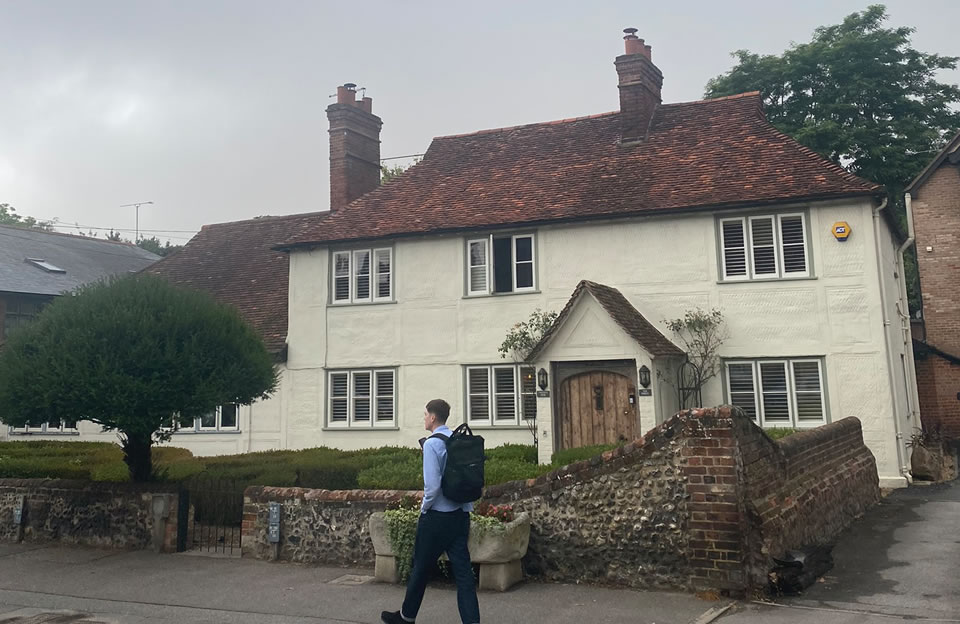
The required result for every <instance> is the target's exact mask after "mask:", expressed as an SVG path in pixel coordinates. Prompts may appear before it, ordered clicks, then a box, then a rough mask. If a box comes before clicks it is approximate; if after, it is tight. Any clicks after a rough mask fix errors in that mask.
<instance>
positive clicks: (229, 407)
mask: <svg viewBox="0 0 960 624" xmlns="http://www.w3.org/2000/svg"><path fill="white" fill-rule="evenodd" d="M236 426H237V406H236V404H234V403H227V404H226V405H224V406H222V407H221V408H220V428H221V429H235V428H236Z"/></svg>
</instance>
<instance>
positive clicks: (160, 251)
mask: <svg viewBox="0 0 960 624" xmlns="http://www.w3.org/2000/svg"><path fill="white" fill-rule="evenodd" d="M137 247H140V248H141V249H146V250H147V251H149V252H152V253H155V254H157V255H158V256H169V255H170V254H172V253H174V252H176V251H180V250H181V249H183V245H171V244H170V241H167V242H166V243H164V244H162V245H161V244H160V239H159V238H157V237H156V236H151V237H150V238H141V239H140V240H139V241H138V242H137Z"/></svg>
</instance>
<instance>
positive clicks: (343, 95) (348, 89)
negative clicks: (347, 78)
mask: <svg viewBox="0 0 960 624" xmlns="http://www.w3.org/2000/svg"><path fill="white" fill-rule="evenodd" d="M356 99H357V85H355V84H353V83H352V82H347V83H344V85H343V86H342V87H337V104H353V103H354V102H355V101H356Z"/></svg>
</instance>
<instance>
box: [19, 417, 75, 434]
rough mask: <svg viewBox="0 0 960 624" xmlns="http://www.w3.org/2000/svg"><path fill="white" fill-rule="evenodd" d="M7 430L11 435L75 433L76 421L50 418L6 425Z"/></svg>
mask: <svg viewBox="0 0 960 624" xmlns="http://www.w3.org/2000/svg"><path fill="white" fill-rule="evenodd" d="M7 431H8V432H9V433H10V434H12V435H26V434H34V435H55V434H58V433H66V434H75V433H77V423H76V421H68V420H50V421H47V422H36V423H30V424H28V425H26V426H24V427H8V428H7Z"/></svg>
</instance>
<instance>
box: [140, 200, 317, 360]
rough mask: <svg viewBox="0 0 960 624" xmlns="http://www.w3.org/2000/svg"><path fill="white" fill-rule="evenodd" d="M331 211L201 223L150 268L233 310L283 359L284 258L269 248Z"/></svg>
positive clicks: (285, 258) (283, 254)
mask: <svg viewBox="0 0 960 624" xmlns="http://www.w3.org/2000/svg"><path fill="white" fill-rule="evenodd" d="M326 214H329V213H310V214H302V215H291V216H284V217H260V218H257V219H251V220H249V221H234V222H232V223H218V224H215V225H205V226H203V228H202V229H201V230H200V232H199V233H198V234H197V235H196V236H194V237H193V238H192V239H190V242H189V243H187V245H186V246H185V247H184V248H183V249H181V250H180V251H178V252H176V253H174V254H172V255H170V256H167V257H166V258H164V259H163V260H161V261H160V262H157V263H156V264H154V265H153V266H151V267H150V268H149V269H148V270H149V272H151V273H156V274H158V275H162V276H164V277H166V278H167V279H169V280H170V281H172V282H174V283H176V284H180V285H183V286H190V287H192V288H196V289H198V290H203V291H206V292H209V293H210V294H211V295H213V296H214V297H215V298H216V299H217V300H219V301H222V302H224V303H229V304H231V305H233V306H235V307H236V308H237V309H238V310H239V311H240V314H241V315H242V316H243V318H244V319H246V320H247V322H249V323H250V324H251V325H252V326H253V328H254V329H256V330H257V331H258V332H259V333H260V335H261V336H262V337H263V339H264V342H266V345H267V349H269V350H270V352H271V353H274V354H278V355H281V356H282V355H283V353H284V346H285V344H286V340H287V283H288V274H289V273H288V259H289V258H288V257H287V254H285V253H283V252H279V251H275V250H274V249H273V248H274V247H276V246H277V245H278V244H280V243H281V242H283V241H285V240H287V239H288V238H289V237H290V236H291V235H292V234H293V233H295V232H297V231H299V229H300V228H301V227H302V226H303V224H304V223H305V222H309V223H310V224H311V226H316V224H318V223H319V222H321V221H322V220H323V218H324V215H326Z"/></svg>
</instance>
